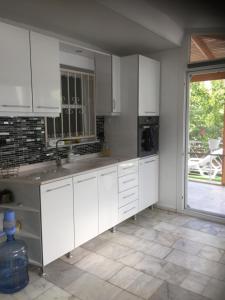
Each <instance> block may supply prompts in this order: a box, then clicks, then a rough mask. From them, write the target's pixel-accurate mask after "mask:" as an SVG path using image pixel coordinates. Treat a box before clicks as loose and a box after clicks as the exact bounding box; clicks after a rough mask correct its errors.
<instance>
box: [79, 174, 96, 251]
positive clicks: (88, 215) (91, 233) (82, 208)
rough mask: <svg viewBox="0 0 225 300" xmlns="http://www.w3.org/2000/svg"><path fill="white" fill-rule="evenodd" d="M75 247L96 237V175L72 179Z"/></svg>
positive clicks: (85, 175)
mask: <svg viewBox="0 0 225 300" xmlns="http://www.w3.org/2000/svg"><path fill="white" fill-rule="evenodd" d="M73 186H74V234H75V247H78V246H80V245H81V244H83V243H85V242H87V241H88V240H90V239H92V238H94V237H95V236H97V235H98V184H97V173H94V172H91V173H88V174H84V175H80V176H76V177H73Z"/></svg>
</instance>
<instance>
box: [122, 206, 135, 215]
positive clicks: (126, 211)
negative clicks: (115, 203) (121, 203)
mask: <svg viewBox="0 0 225 300" xmlns="http://www.w3.org/2000/svg"><path fill="white" fill-rule="evenodd" d="M135 208H136V206H133V207H131V208H130V209H128V210H125V211H124V212H123V214H126V213H128V212H129V211H131V210H133V209H135Z"/></svg>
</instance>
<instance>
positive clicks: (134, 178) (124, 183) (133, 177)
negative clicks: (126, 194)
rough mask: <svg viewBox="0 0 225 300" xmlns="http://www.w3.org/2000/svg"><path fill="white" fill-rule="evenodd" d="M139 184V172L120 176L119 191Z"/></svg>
mask: <svg viewBox="0 0 225 300" xmlns="http://www.w3.org/2000/svg"><path fill="white" fill-rule="evenodd" d="M136 186H138V173H132V174H128V175H125V176H122V177H120V178H119V192H123V191H126V190H129V189H131V188H133V187H136Z"/></svg>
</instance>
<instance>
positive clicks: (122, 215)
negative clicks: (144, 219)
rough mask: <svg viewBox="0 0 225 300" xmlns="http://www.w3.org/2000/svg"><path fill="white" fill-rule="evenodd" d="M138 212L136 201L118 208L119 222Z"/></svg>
mask: <svg viewBox="0 0 225 300" xmlns="http://www.w3.org/2000/svg"><path fill="white" fill-rule="evenodd" d="M137 212H138V201H133V202H131V203H129V204H127V205H125V206H123V207H121V208H120V209H119V216H118V219H119V222H122V221H124V220H126V219H128V218H130V217H132V216H133V215H135V214H136V213H137Z"/></svg>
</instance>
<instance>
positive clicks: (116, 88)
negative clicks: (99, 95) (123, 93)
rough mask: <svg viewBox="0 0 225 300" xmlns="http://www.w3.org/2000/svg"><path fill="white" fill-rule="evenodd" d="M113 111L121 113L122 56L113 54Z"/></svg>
mask: <svg viewBox="0 0 225 300" xmlns="http://www.w3.org/2000/svg"><path fill="white" fill-rule="evenodd" d="M112 112H113V113H120V57H118V56H115V55H112Z"/></svg>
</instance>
